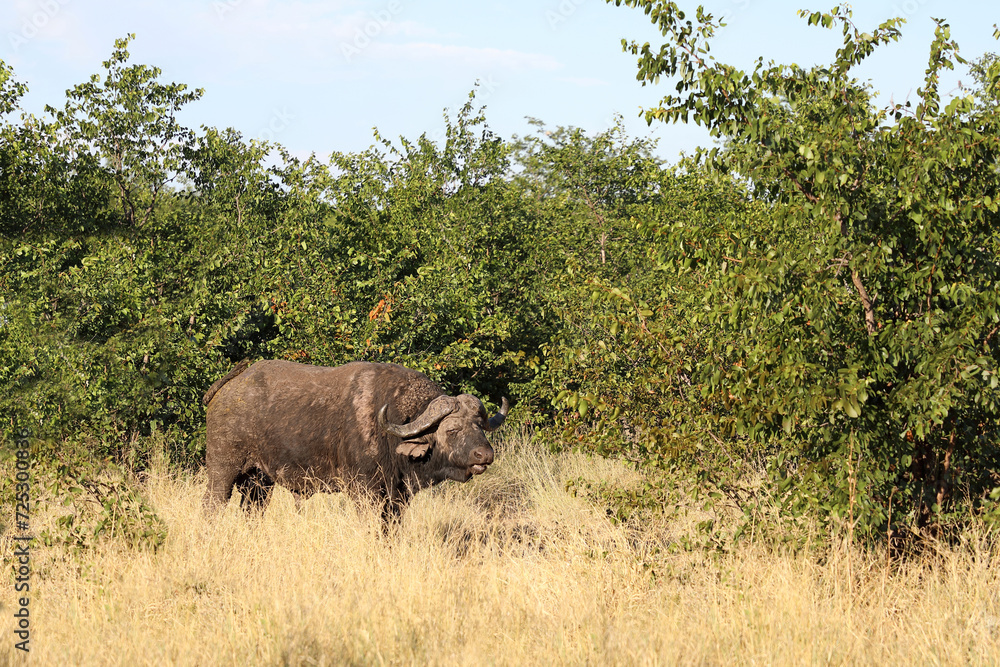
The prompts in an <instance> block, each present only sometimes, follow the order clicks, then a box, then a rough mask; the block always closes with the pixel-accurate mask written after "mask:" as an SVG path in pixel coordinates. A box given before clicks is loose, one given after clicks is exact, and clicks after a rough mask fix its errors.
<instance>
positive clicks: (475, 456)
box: [472, 447, 493, 466]
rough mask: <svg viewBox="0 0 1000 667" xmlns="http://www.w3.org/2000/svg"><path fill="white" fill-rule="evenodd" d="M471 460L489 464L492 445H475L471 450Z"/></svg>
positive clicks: (491, 461) (491, 459) (491, 457)
mask: <svg viewBox="0 0 1000 667" xmlns="http://www.w3.org/2000/svg"><path fill="white" fill-rule="evenodd" d="M472 460H473V461H475V462H476V463H478V464H480V465H487V466H488V465H489V464H491V463H493V448H492V447H476V448H475V449H473V450H472Z"/></svg>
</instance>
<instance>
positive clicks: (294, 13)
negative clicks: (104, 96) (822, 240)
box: [0, 0, 1000, 160]
mask: <svg viewBox="0 0 1000 667" xmlns="http://www.w3.org/2000/svg"><path fill="white" fill-rule="evenodd" d="M703 4H704V5H705V6H706V8H707V9H708V10H709V11H710V12H712V13H714V14H715V15H716V16H718V15H724V16H727V17H729V21H728V22H729V26H728V27H727V28H725V29H724V30H723V31H722V32H721V33H720V35H719V36H718V39H717V40H716V42H715V45H714V47H713V53H714V54H715V55H716V57H718V58H719V59H720V60H724V61H728V62H732V63H733V64H736V65H738V66H741V67H749V66H750V65H751V64H752V62H753V61H754V59H755V58H756V57H757V56H758V55H763V56H764V57H765V59H775V60H777V61H780V62H797V63H799V64H800V65H810V64H815V63H819V62H829V61H830V60H831V59H832V56H833V52H834V50H835V49H836V48H837V46H838V45H839V43H840V34H839V32H836V31H828V30H822V29H819V28H816V27H807V26H806V25H805V21H804V20H802V19H799V18H797V16H796V13H795V11H796V9H800V8H807V9H812V10H828V9H830V8H831V7H832V6H833V5H834V2H833V0H828V1H827V2H819V3H818V2H815V1H814V0H797V1H796V2H788V1H787V0H773V1H767V0H716V1H710V2H704V3H703ZM681 6H682V7H684V8H685V9H689V12H690V13H691V14H692V15H693V13H694V8H695V7H696V4H695V3H685V2H682V3H681ZM997 7H998V5H996V4H995V3H994V2H992V1H991V2H985V1H975V2H946V1H944V0H892V1H889V2H883V1H874V2H867V3H865V4H864V5H860V4H858V5H857V6H855V14H854V20H855V22H856V23H857V24H858V26H859V27H861V28H863V29H870V28H872V27H874V26H876V25H877V24H878V23H880V22H881V21H883V20H885V19H887V18H889V17H890V16H894V15H900V16H904V17H905V18H907V20H908V23H907V25H906V26H904V30H903V39H902V41H901V42H900V43H897V44H895V45H892V46H890V47H887V48H883V49H882V50H881V51H880V53H879V54H878V55H876V56H875V57H874V60H873V62H872V63H871V64H869V65H866V66H865V69H864V70H862V71H861V75H862V76H863V77H865V78H871V79H872V81H873V83H874V84H875V87H876V88H877V89H878V90H880V91H881V92H882V93H883V94H884V95H885V98H886V99H888V95H889V94H892V95H894V97H895V99H896V100H902V99H904V98H905V97H906V96H907V94H910V95H911V96H912V95H914V94H915V92H914V91H915V90H916V88H917V87H918V86H920V84H921V82H922V78H923V71H924V69H925V67H926V63H927V46H928V44H929V42H930V40H931V38H932V35H933V24H932V22H931V20H930V18H929V17H931V16H939V17H942V18H946V19H948V20H949V22H950V23H951V25H952V32H953V37H955V38H956V39H957V40H958V42H959V44H960V45H961V46H962V50H961V53H962V54H963V55H965V56H966V57H976V56H978V55H981V54H982V53H984V52H986V51H994V52H995V51H1000V44H998V43H997V42H996V41H995V40H994V39H993V38H992V34H993V27H992V26H993V24H994V23H998V22H1000V9H998V8H997ZM365 31H367V34H365ZM129 32H134V33H136V40H135V42H133V44H132V46H131V48H130V51H131V53H132V56H133V61H134V62H142V63H145V64H150V65H156V66H158V67H160V68H162V70H163V75H162V77H163V79H165V80H168V81H179V82H184V83H187V84H188V85H189V86H191V87H202V88H205V96H204V97H203V98H202V99H201V100H200V101H198V102H195V103H194V104H193V105H191V106H190V107H189V109H188V110H187V111H186V112H185V115H184V117H183V121H184V122H185V123H186V124H188V125H189V126H192V127H198V126H200V125H202V124H205V125H209V126H214V127H219V128H223V127H227V126H232V127H234V128H236V129H237V130H239V131H241V132H242V133H243V134H244V136H245V137H247V138H253V137H260V138H270V139H274V140H276V141H279V142H281V143H282V144H284V145H285V146H287V147H288V148H289V149H291V150H292V151H293V153H295V154H298V155H303V156H304V155H307V154H309V153H310V152H316V153H319V154H323V155H325V154H328V153H329V152H331V151H333V150H348V151H355V150H362V149H364V148H366V147H367V146H368V145H370V144H371V142H372V133H371V128H372V127H373V126H378V128H379V130H380V132H381V133H382V134H383V136H386V137H391V138H395V137H397V136H399V135H403V136H406V137H409V138H416V137H417V136H419V135H420V134H421V133H422V132H427V133H429V134H431V135H434V133H436V132H437V133H440V131H441V129H442V128H443V122H442V120H441V113H442V109H444V108H445V107H448V108H450V109H453V110H454V109H457V108H458V107H460V106H461V105H462V103H463V102H464V101H465V99H466V96H467V94H468V92H469V90H470V89H471V88H472V87H473V84H474V83H475V81H476V80H477V79H479V80H481V81H482V82H483V84H482V88H481V93H480V95H479V99H480V101H481V102H483V103H484V104H486V106H487V118H488V120H489V124H490V127H491V128H492V129H493V130H494V131H495V132H497V133H498V134H500V135H502V136H505V137H510V136H511V135H513V134H524V133H526V132H529V131H531V130H530V128H529V127H528V125H527V124H526V122H525V117H526V116H532V117H537V118H540V119H542V120H543V121H545V122H546V123H548V124H550V125H552V126H555V125H575V126H578V127H582V128H584V129H585V130H588V131H598V130H602V129H604V128H606V127H608V126H609V125H610V123H611V119H612V118H613V115H614V114H615V113H620V114H622V115H623V116H624V117H625V120H626V124H627V127H628V129H629V132H630V133H631V134H632V135H635V136H640V135H642V136H645V135H648V134H650V133H651V134H652V135H653V136H655V137H658V138H659V141H660V148H659V151H658V152H659V154H660V155H662V156H664V157H666V158H667V159H671V160H672V159H674V158H675V157H676V156H677V154H678V153H679V151H681V150H687V151H691V150H693V148H694V147H695V146H696V145H698V144H699V143H701V144H705V143H707V141H708V140H707V135H705V134H704V132H703V131H701V130H698V129H696V128H691V127H685V126H682V125H663V124H654V126H653V127H652V128H647V126H646V124H645V122H644V121H643V120H641V119H640V118H638V113H639V110H640V108H643V107H650V106H654V105H655V104H656V103H657V102H658V101H659V99H660V98H661V97H662V95H663V94H665V92H666V91H667V88H666V87H665V86H663V85H662V84H661V85H660V86H653V87H649V86H647V87H642V86H641V85H640V84H639V82H637V81H636V80H635V71H636V69H635V62H634V58H633V57H632V56H631V55H628V54H625V53H623V52H622V50H621V45H620V40H621V38H622V37H627V38H629V39H636V40H639V41H640V42H642V41H650V42H652V43H654V44H659V43H660V42H661V41H662V40H661V38H660V36H659V34H658V33H657V32H656V31H655V30H654V29H653V27H652V26H651V25H650V24H649V22H648V20H647V17H645V16H644V15H643V14H642V12H641V11H637V10H634V9H629V8H626V7H615V6H614V5H607V4H605V3H604V2H603V1H602V0H509V1H507V2H492V1H483V2H454V1H453V2H445V1H444V0H373V1H366V0H354V1H351V0H295V1H293V0H172V1H171V2H162V1H158V2H154V1H153V0H130V1H128V2H124V1H120V0H7V1H6V2H4V3H3V6H2V7H0V58H2V59H3V60H4V61H5V62H7V63H8V64H10V65H12V66H13V67H14V69H15V72H16V74H17V77H18V78H19V79H20V80H22V81H25V82H26V83H27V84H28V86H29V88H30V93H29V95H28V96H27V97H26V99H25V101H24V104H23V106H24V107H25V108H27V109H28V110H29V111H31V112H33V113H36V114H40V113H41V110H42V107H43V106H44V105H45V104H52V105H53V106H62V104H63V102H64V99H65V91H66V89H67V88H69V87H71V86H72V85H74V84H76V83H79V82H82V81H85V80H86V79H87V78H88V76H89V75H91V74H93V73H97V72H100V71H101V62H102V61H103V60H106V59H107V57H108V55H109V54H110V53H111V50H112V47H113V42H114V39H115V38H116V37H121V36H124V35H125V34H126V33H129ZM958 76H961V75H960V74H959V75H958ZM951 85H954V81H950V82H948V86H951Z"/></svg>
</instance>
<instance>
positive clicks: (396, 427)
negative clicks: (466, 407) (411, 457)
mask: <svg viewBox="0 0 1000 667" xmlns="http://www.w3.org/2000/svg"><path fill="white" fill-rule="evenodd" d="M441 398H447V397H445V396H441V397H439V398H436V399H434V400H433V401H431V402H430V405H428V406H427V408H426V409H425V410H424V411H423V413H422V414H420V416H418V417H417V418H416V419H414V420H413V421H411V422H408V423H406V424H393V423H392V422H391V421H389V420H388V419H386V416H385V411H386V410H388V409H389V404H388V403H386V404H385V405H383V406H382V409H381V410H379V412H378V425H379V426H380V427H381V428H382V430H383V431H385V432H386V433H389V434H390V435H395V436H397V437H400V438H403V439H404V440H405V439H406V438H412V437H413V436H415V435H419V434H421V433H423V432H424V431H426V430H428V429H429V428H431V427H432V426H434V425H435V424H437V423H438V422H439V421H441V420H442V419H444V418H445V417H447V416H448V415H450V414H451V413H452V412H454V411H455V404H454V403H455V402H454V401H453V400H440V399H441Z"/></svg>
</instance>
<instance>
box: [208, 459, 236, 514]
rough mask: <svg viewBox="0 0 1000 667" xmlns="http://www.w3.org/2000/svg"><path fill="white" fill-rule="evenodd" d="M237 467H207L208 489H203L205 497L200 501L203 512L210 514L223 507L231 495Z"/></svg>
mask: <svg viewBox="0 0 1000 667" xmlns="http://www.w3.org/2000/svg"><path fill="white" fill-rule="evenodd" d="M239 474H240V471H239V469H238V468H235V467H234V468H228V469H227V468H221V469H220V468H219V467H216V468H215V469H213V467H212V466H209V469H208V490H207V491H205V498H204V500H203V501H202V506H203V507H204V510H205V514H207V515H209V516H211V515H213V514H215V513H216V512H218V511H219V510H220V509H221V508H223V507H225V506H226V504H227V503H228V502H229V499H230V498H232V496H233V484H235V482H236V478H237V477H239Z"/></svg>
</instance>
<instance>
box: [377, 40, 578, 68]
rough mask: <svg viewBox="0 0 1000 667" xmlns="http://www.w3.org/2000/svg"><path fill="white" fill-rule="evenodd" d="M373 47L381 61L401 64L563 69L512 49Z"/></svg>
mask: <svg viewBox="0 0 1000 667" xmlns="http://www.w3.org/2000/svg"><path fill="white" fill-rule="evenodd" d="M373 46H377V52H378V55H379V56H380V57H385V58H391V59H394V60H396V59H398V60H400V61H410V60H421V61H435V62H441V63H442V64H450V65H452V66H454V65H455V64H456V63H460V64H462V65H465V66H471V67H476V68H483V69H513V70H543V71H552V70H557V69H560V68H561V67H562V64H561V63H560V62H559V61H558V60H556V59H555V58H553V57H552V56H547V55H545V54H539V53H527V52H524V51H515V50H512V49H494V48H490V47H472V46H458V45H454V44H438V43H433V42H410V43H406V44H378V45H373ZM373 50H375V49H373Z"/></svg>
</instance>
